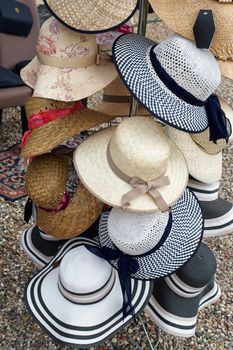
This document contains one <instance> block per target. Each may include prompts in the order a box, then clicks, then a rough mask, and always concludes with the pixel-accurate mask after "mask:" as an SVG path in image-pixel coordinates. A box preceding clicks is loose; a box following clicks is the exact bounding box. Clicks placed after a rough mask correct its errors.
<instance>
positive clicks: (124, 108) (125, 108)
mask: <svg viewBox="0 0 233 350" xmlns="http://www.w3.org/2000/svg"><path fill="white" fill-rule="evenodd" d="M131 101H132V97H131V95H130V92H129V90H128V89H127V88H126V87H125V85H124V84H123V82H122V81H121V79H120V77H119V76H118V77H117V78H116V79H115V80H114V81H113V82H112V83H111V84H109V85H108V86H107V87H106V88H104V92H103V100H102V102H100V103H99V104H98V105H97V106H96V107H94V108H93V109H94V110H95V111H97V112H100V113H107V114H109V115H112V116H114V117H115V116H118V117H128V116H129V113H130V104H131ZM149 114H150V113H149V112H148V111H147V110H146V109H144V108H143V107H142V106H140V104H139V106H138V110H137V115H139V116H144V115H145V116H146V115H149Z"/></svg>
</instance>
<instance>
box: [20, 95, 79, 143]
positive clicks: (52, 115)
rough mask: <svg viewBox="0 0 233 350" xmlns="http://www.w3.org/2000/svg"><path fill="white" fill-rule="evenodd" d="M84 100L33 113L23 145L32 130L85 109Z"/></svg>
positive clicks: (23, 138)
mask: <svg viewBox="0 0 233 350" xmlns="http://www.w3.org/2000/svg"><path fill="white" fill-rule="evenodd" d="M84 108H85V106H84V105H83V103H82V101H78V102H76V103H75V104H74V105H73V106H72V107H69V108H62V109H52V110H48V111H43V112H38V113H35V114H32V115H31V116H30V117H29V119H28V128H29V130H28V131H26V132H25V133H24V135H23V137H22V141H21V147H22V146H24V145H25V144H26V142H27V139H28V137H29V136H30V134H31V132H32V130H34V129H37V128H39V127H41V126H43V125H45V124H48V123H50V122H52V121H54V120H57V119H60V118H63V117H66V116H68V115H70V114H72V113H74V112H77V111H80V110H82V109H84Z"/></svg>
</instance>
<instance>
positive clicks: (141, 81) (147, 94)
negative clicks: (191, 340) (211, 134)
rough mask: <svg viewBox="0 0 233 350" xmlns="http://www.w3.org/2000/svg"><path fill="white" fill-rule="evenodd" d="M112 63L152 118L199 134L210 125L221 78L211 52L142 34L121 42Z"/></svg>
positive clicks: (183, 41) (176, 37)
mask: <svg viewBox="0 0 233 350" xmlns="http://www.w3.org/2000/svg"><path fill="white" fill-rule="evenodd" d="M113 59H114V63H115V66H116V68H117V70H118V73H119V75H120V77H121V79H122V80H123V82H124V84H125V85H126V86H127V88H128V89H129V90H130V92H131V93H132V94H133V95H134V97H135V98H136V99H137V100H138V101H139V102H140V103H141V104H142V105H143V106H144V107H145V108H146V109H147V110H148V111H150V112H151V114H152V115H153V116H155V117H156V118H158V119H160V120H162V121H163V122H164V123H166V124H168V125H171V126H173V127H174V128H177V129H180V130H183V131H186V132H190V133H198V132H201V131H203V130H205V129H206V128H207V127H208V120H209V115H208V114H209V113H208V109H207V108H206V107H205V106H206V105H208V103H209V102H212V97H213V96H212V94H213V92H214V91H215V90H216V88H217V87H218V86H219V84H220V81H221V74H220V69H219V66H218V64H217V62H216V60H215V58H214V56H213V55H212V54H211V52H209V50H200V49H197V47H196V45H195V44H194V43H193V42H191V41H190V40H187V39H185V38H183V37H181V36H179V35H171V36H169V37H167V38H166V39H165V40H163V41H161V42H160V43H159V44H158V45H156V43H155V42H153V41H151V40H149V39H147V38H144V37H142V36H140V35H138V34H126V35H122V36H120V37H119V38H118V39H116V41H115V43H114V45H113Z"/></svg>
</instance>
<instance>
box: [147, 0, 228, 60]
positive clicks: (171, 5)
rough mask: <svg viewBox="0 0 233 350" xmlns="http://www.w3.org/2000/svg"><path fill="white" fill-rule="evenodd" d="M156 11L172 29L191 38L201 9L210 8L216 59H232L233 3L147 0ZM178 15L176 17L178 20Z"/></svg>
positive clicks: (201, 0)
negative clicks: (213, 25) (212, 17)
mask: <svg viewBox="0 0 233 350" xmlns="http://www.w3.org/2000/svg"><path fill="white" fill-rule="evenodd" d="M150 4H151V6H152V7H153V10H154V11H155V13H156V14H157V15H158V16H159V17H160V18H161V19H162V20H163V21H164V22H165V23H166V24H167V25H168V26H169V27H170V28H171V29H173V30H174V31H175V32H177V33H179V34H180V35H182V36H184V37H185V38H188V39H192V40H194V35H193V27H194V23H195V21H196V18H197V16H198V14H199V11H200V10H212V11H213V16H214V20H215V27H216V32H215V35H214V38H213V41H212V44H211V48H212V52H213V54H214V55H215V57H216V58H218V59H220V60H223V61H226V60H233V31H232V27H233V2H232V1H220V0H197V1H195V2H193V1H192V0H178V1H170V0H150ZM177 18H179V20H177Z"/></svg>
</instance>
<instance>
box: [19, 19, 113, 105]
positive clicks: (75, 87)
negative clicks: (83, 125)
mask: <svg viewBox="0 0 233 350" xmlns="http://www.w3.org/2000/svg"><path fill="white" fill-rule="evenodd" d="M20 75H21V78H22V79H23V81H24V82H25V84H27V85H29V86H30V87H31V88H32V89H33V90H34V92H33V97H44V98H50V99H54V100H59V101H78V100H81V99H83V98H86V97H87V96H90V95H92V94H94V93H96V92H97V91H99V90H101V89H103V88H104V87H105V86H107V85H109V84H110V82H111V81H113V80H114V79H115V78H116V76H117V73H116V70H115V68H114V65H113V63H112V62H111V61H110V60H109V59H108V58H106V57H103V55H101V52H100V51H99V49H98V46H97V43H96V37H95V35H93V34H90V35H87V34H79V33H76V32H73V31H72V30H70V29H68V28H66V27H65V26H63V25H62V24H61V23H59V22H58V21H57V20H56V19H55V18H53V17H51V18H49V19H47V20H46V21H45V22H44V24H43V25H42V27H41V30H40V34H39V38H38V44H37V56H36V57H35V58H34V59H33V60H32V61H31V62H30V63H29V64H28V65H27V66H26V67H25V68H23V69H22V70H21V72H20ZM48 76H49V79H48Z"/></svg>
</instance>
